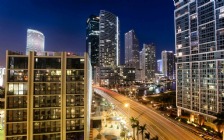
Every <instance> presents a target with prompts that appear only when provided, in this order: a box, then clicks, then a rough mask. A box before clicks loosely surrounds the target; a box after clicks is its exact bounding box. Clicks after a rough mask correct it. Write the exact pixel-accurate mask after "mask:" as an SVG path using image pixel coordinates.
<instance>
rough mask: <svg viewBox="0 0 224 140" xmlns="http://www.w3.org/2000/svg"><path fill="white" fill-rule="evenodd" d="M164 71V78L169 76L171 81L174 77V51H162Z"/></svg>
mask: <svg viewBox="0 0 224 140" xmlns="http://www.w3.org/2000/svg"><path fill="white" fill-rule="evenodd" d="M161 56H162V65H163V67H162V69H163V71H162V72H163V74H164V76H167V77H168V78H169V79H173V78H174V77H173V76H174V66H175V62H174V54H173V52H172V51H162V54H161Z"/></svg>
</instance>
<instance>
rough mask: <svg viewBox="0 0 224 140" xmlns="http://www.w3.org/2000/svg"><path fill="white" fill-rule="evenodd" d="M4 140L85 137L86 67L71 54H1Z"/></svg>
mask: <svg viewBox="0 0 224 140" xmlns="http://www.w3.org/2000/svg"><path fill="white" fill-rule="evenodd" d="M6 56H7V59H6V64H7V68H6V71H7V73H6V74H7V76H6V77H7V81H6V88H5V90H6V97H5V99H6V107H5V111H6V121H5V136H6V140H15V139H16V140H65V139H66V140H74V139H77V140H82V139H84V138H85V139H86V138H87V139H88V137H89V125H90V124H89V119H90V112H91V111H90V104H91V95H92V94H91V83H90V82H89V81H91V65H90V61H88V56H87V54H85V56H76V55H72V54H71V53H66V52H63V53H60V52H59V53H52V52H51V53H47V52H45V53H43V54H39V55H36V52H33V51H31V52H29V55H21V54H19V53H15V52H11V51H7V54H6Z"/></svg>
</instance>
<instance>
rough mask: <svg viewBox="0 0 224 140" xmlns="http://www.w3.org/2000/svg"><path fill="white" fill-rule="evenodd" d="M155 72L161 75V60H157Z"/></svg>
mask: <svg viewBox="0 0 224 140" xmlns="http://www.w3.org/2000/svg"><path fill="white" fill-rule="evenodd" d="M157 72H158V73H163V61H162V59H159V60H157Z"/></svg>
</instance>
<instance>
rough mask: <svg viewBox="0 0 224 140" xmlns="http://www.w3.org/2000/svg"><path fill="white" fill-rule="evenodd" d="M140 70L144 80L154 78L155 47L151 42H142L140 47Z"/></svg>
mask: <svg viewBox="0 0 224 140" xmlns="http://www.w3.org/2000/svg"><path fill="white" fill-rule="evenodd" d="M141 53H142V57H143V58H142V71H143V73H144V74H143V75H144V76H145V78H144V80H146V81H149V80H153V78H155V73H156V49H155V46H154V45H153V44H143V48H142V52H141Z"/></svg>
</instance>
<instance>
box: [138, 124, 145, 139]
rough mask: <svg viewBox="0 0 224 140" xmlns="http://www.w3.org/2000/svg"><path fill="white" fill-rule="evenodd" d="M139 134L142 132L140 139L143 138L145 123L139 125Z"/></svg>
mask: <svg viewBox="0 0 224 140" xmlns="http://www.w3.org/2000/svg"><path fill="white" fill-rule="evenodd" d="M139 130H140V132H139V133H140V134H142V140H144V132H145V130H146V124H144V125H140V126H139Z"/></svg>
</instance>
